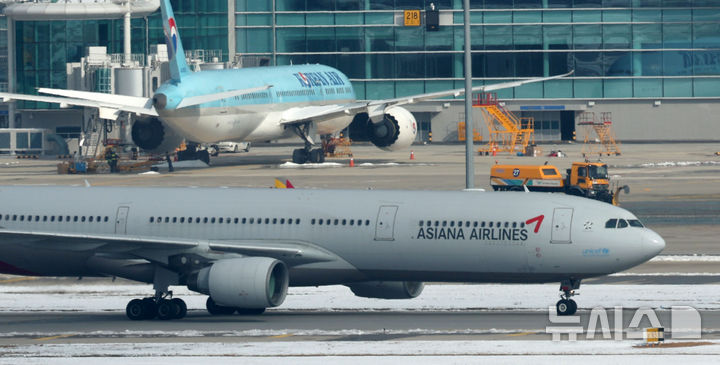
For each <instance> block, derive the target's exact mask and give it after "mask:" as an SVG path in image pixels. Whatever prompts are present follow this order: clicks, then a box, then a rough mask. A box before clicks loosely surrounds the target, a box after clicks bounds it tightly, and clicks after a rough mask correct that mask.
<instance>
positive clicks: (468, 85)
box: [463, 0, 475, 189]
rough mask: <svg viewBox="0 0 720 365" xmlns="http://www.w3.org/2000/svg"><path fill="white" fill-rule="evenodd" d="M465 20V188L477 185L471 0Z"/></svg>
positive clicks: (468, 1) (465, 13)
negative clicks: (471, 54)
mask: <svg viewBox="0 0 720 365" xmlns="http://www.w3.org/2000/svg"><path fill="white" fill-rule="evenodd" d="M463 7H464V9H465V11H464V15H465V16H464V22H465V188H466V189H472V188H473V187H474V186H475V155H474V154H473V127H474V124H475V123H473V117H472V109H473V108H472V57H470V48H471V47H472V44H471V43H470V0H463Z"/></svg>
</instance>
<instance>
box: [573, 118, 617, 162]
mask: <svg viewBox="0 0 720 365" xmlns="http://www.w3.org/2000/svg"><path fill="white" fill-rule="evenodd" d="M577 125H578V126H581V127H582V128H583V129H585V142H584V145H583V149H582V154H583V156H584V157H588V156H591V155H595V154H597V155H599V156H602V155H603V154H605V155H607V156H611V155H615V156H620V146H619V143H617V142H616V141H615V132H614V131H613V130H612V113H610V112H601V113H599V116H598V114H595V113H594V112H583V113H582V114H580V115H579V116H578V124H577Z"/></svg>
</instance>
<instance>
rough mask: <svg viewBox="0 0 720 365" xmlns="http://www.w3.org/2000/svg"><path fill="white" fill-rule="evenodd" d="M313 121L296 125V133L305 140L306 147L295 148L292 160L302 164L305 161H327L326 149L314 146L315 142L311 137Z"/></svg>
mask: <svg viewBox="0 0 720 365" xmlns="http://www.w3.org/2000/svg"><path fill="white" fill-rule="evenodd" d="M311 126H312V122H308V123H305V124H302V125H296V126H294V128H295V129H294V131H295V134H297V135H298V136H299V137H300V138H302V139H303V141H305V147H304V148H298V149H296V150H293V154H292V161H293V162H294V163H296V164H299V165H302V164H304V163H305V162H311V163H323V162H325V151H323V149H322V148H312V147H313V145H314V144H315V143H313V141H312V139H310V127H311Z"/></svg>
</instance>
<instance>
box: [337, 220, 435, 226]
mask: <svg viewBox="0 0 720 365" xmlns="http://www.w3.org/2000/svg"><path fill="white" fill-rule="evenodd" d="M420 224H421V225H422V221H420ZM350 225H351V226H354V225H355V220H354V219H351V220H350Z"/></svg>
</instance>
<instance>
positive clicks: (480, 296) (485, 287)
mask: <svg viewBox="0 0 720 365" xmlns="http://www.w3.org/2000/svg"><path fill="white" fill-rule="evenodd" d="M652 275H657V274H652ZM171 289H172V290H173V292H174V294H175V296H177V297H180V298H182V299H184V300H185V301H186V302H187V305H188V308H190V310H193V309H195V310H204V308H205V300H206V298H207V297H206V296H205V295H202V294H197V293H194V292H191V291H189V290H188V289H187V288H185V287H172V288H171ZM578 292H579V293H581V294H582V295H580V296H578V297H576V298H575V299H576V301H577V302H578V305H579V307H580V308H584V309H588V308H594V307H597V306H602V307H612V306H624V307H628V308H638V307H643V306H652V307H653V308H659V309H668V308H670V307H671V306H678V305H687V306H691V307H694V308H696V309H720V302H718V300H717V293H719V292H720V285H691V286H680V285H613V284H583V286H582V287H581V288H580V290H579V291H578ZM517 293H523V295H517ZM558 293H559V292H558V285H557V284H528V285H524V284H479V285H475V284H468V285H458V284H448V285H427V286H426V287H425V290H424V291H423V293H422V294H421V295H420V296H419V297H417V298H415V299H409V300H383V299H370V298H360V297H356V296H354V295H353V294H352V292H351V291H350V289H348V288H347V287H345V286H340V285H333V286H322V287H317V288H315V287H300V288H290V289H289V291H288V296H287V299H286V300H285V303H283V304H282V305H281V306H280V307H278V308H271V309H269V310H270V311H297V310H306V311H307V310H309V311H347V310H352V311H437V310H443V311H462V310H497V309H501V310H530V311H545V310H547V308H548V306H549V305H554V304H555V302H556V301H557V299H558ZM151 294H152V287H151V286H150V285H128V284H117V285H116V284H89V285H84V284H76V285H19V284H15V285H12V286H1V287H0V311H6V312H7V311H21V312H26V311H80V312H103V311H118V312H121V311H124V310H125V305H126V304H127V302H128V301H129V300H131V299H133V298H142V297H146V296H149V295H151Z"/></svg>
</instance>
